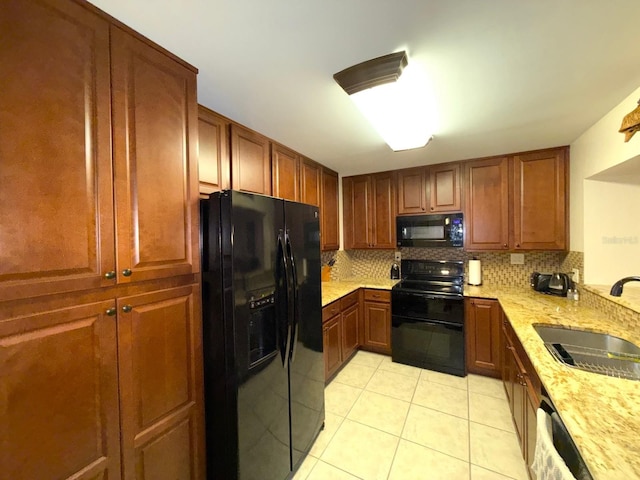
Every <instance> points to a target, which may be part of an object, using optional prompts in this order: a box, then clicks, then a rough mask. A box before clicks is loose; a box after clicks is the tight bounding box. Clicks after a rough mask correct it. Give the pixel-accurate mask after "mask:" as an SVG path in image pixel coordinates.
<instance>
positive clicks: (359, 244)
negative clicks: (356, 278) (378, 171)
mask: <svg viewBox="0 0 640 480" xmlns="http://www.w3.org/2000/svg"><path fill="white" fill-rule="evenodd" d="M342 198H343V202H344V205H343V208H344V218H343V224H344V243H345V246H344V248H345V249H347V250H349V249H352V248H369V247H370V246H371V245H372V244H371V241H370V238H371V232H370V230H371V221H370V211H371V206H370V203H371V179H370V177H369V176H368V175H359V176H355V177H345V178H343V179H342Z"/></svg>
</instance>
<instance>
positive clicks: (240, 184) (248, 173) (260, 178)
mask: <svg viewBox="0 0 640 480" xmlns="http://www.w3.org/2000/svg"><path fill="white" fill-rule="evenodd" d="M231 188H233V189H234V190H240V191H242V192H249V193H261V194H263V195H271V152H270V144H269V139H268V138H267V137H264V136H262V135H260V134H259V133H257V132H254V131H253V130H249V129H248V128H245V127H242V126H240V125H238V124H236V123H232V124H231Z"/></svg>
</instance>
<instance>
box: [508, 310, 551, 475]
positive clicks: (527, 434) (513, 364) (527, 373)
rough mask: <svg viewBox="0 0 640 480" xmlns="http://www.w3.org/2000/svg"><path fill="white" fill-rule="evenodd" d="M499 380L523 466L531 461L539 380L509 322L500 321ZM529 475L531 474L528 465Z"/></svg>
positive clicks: (534, 441) (539, 389)
mask: <svg viewBox="0 0 640 480" xmlns="http://www.w3.org/2000/svg"><path fill="white" fill-rule="evenodd" d="M501 330H502V337H503V338H502V345H503V347H502V355H503V361H502V382H503V384H504V387H505V391H506V393H507V399H508V401H509V407H510V408H511V415H512V417H513V424H514V426H515V429H516V435H517V436H518V440H519V441H520V447H521V452H522V456H523V458H524V460H525V463H526V464H527V465H531V463H532V462H533V455H534V452H535V444H536V428H537V425H536V424H537V422H536V411H537V408H538V405H540V395H541V394H540V392H541V383H540V379H539V377H538V374H537V373H536V371H535V369H534V368H533V366H532V365H531V361H530V360H529V357H528V356H527V354H526V353H525V351H524V348H523V347H522V344H521V343H520V340H519V339H518V337H517V336H516V334H515V332H514V331H513V327H511V324H510V323H509V321H508V320H507V319H506V318H504V319H503V321H502V329H501ZM529 475H530V477H531V478H535V475H534V474H533V473H532V472H531V470H530V468H529Z"/></svg>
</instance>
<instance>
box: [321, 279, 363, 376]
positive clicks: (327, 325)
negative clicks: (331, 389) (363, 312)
mask: <svg viewBox="0 0 640 480" xmlns="http://www.w3.org/2000/svg"><path fill="white" fill-rule="evenodd" d="M322 332H323V334H322V335H323V346H324V373H325V380H329V379H330V378H331V377H332V376H333V375H334V374H335V373H336V372H337V371H338V370H339V369H340V367H342V365H344V364H345V363H346V362H348V361H349V359H350V358H351V356H352V355H353V354H354V353H355V352H356V350H357V349H358V346H359V344H360V339H359V337H360V301H359V291H355V292H352V293H350V294H348V295H345V296H344V297H342V298H341V299H338V300H336V301H335V302H332V303H330V304H329V305H327V306H325V307H324V308H323V309H322Z"/></svg>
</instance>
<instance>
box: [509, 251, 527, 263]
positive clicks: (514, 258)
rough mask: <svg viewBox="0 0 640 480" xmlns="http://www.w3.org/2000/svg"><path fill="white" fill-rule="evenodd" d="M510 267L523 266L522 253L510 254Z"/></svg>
mask: <svg viewBox="0 0 640 480" xmlns="http://www.w3.org/2000/svg"><path fill="white" fill-rule="evenodd" d="M511 265H524V253H512V254H511Z"/></svg>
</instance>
